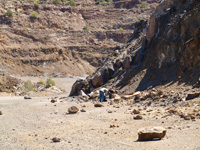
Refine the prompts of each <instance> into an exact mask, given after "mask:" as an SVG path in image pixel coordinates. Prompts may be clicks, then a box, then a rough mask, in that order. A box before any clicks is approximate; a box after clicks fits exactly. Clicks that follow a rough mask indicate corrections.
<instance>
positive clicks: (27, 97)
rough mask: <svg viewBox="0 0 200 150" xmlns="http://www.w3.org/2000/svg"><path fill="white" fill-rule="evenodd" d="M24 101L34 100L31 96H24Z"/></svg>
mask: <svg viewBox="0 0 200 150" xmlns="http://www.w3.org/2000/svg"><path fill="white" fill-rule="evenodd" d="M24 99H32V97H31V96H24Z"/></svg>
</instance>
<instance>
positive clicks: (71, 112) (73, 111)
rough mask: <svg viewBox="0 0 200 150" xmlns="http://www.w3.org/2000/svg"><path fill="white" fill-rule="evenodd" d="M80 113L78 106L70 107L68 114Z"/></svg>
mask: <svg viewBox="0 0 200 150" xmlns="http://www.w3.org/2000/svg"><path fill="white" fill-rule="evenodd" d="M78 111H79V109H78V108H77V107H76V106H72V107H70V108H69V109H68V112H69V113H70V114H75V113H77V112H78Z"/></svg>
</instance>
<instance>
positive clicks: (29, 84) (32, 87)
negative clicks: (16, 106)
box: [24, 80, 34, 93]
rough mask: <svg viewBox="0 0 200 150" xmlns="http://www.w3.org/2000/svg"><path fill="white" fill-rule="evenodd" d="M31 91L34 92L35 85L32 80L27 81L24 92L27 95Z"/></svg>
mask: <svg viewBox="0 0 200 150" xmlns="http://www.w3.org/2000/svg"><path fill="white" fill-rule="evenodd" d="M29 91H34V86H33V83H32V82H31V81H30V80H27V81H26V82H25V83H24V92H25V93H27V92H29Z"/></svg>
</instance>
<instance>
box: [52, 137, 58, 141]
mask: <svg viewBox="0 0 200 150" xmlns="http://www.w3.org/2000/svg"><path fill="white" fill-rule="evenodd" d="M52 141H53V142H60V138H57V137H54V138H53V139H52Z"/></svg>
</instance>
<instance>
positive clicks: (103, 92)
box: [99, 88, 108, 102]
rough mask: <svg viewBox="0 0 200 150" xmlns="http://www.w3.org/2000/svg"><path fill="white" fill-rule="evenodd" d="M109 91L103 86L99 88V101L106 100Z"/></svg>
mask: <svg viewBox="0 0 200 150" xmlns="http://www.w3.org/2000/svg"><path fill="white" fill-rule="evenodd" d="M107 92H108V89H107V88H102V89H100V90H99V101H100V102H106V96H105V95H106V94H107Z"/></svg>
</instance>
